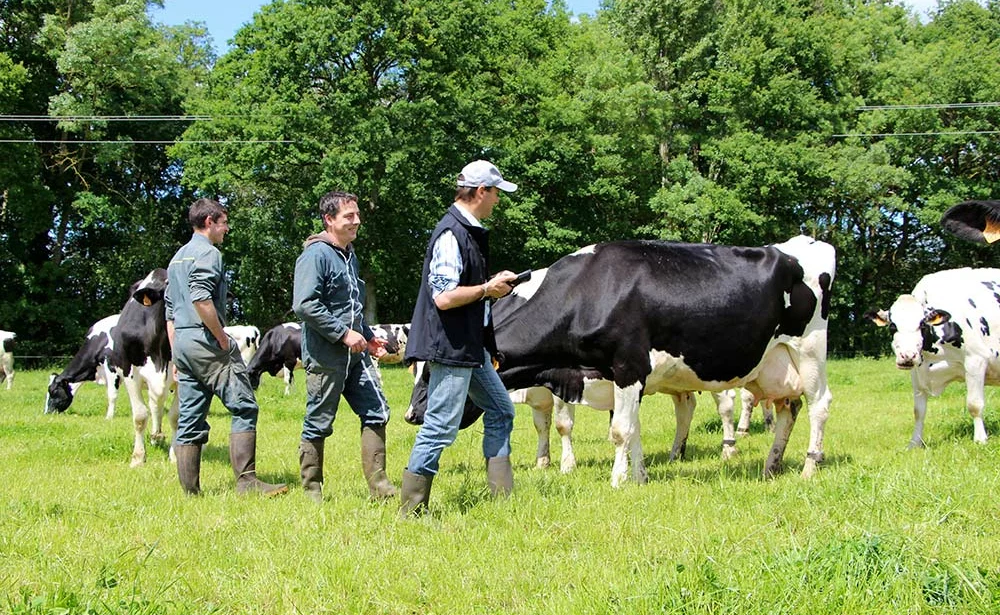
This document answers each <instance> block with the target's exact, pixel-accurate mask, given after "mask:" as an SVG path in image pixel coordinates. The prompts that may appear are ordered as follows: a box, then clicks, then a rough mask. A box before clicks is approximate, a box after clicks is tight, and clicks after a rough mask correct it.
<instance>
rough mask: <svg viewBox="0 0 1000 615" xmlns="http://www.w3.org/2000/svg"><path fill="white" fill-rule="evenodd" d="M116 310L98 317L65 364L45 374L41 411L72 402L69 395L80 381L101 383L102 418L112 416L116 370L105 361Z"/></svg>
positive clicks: (117, 379)
mask: <svg viewBox="0 0 1000 615" xmlns="http://www.w3.org/2000/svg"><path fill="white" fill-rule="evenodd" d="M119 316H120V315H119V314H114V315H112V316H108V317H106V318H102V319H101V320H98V321H97V322H95V323H94V324H93V325H91V326H90V329H88V330H87V335H86V337H84V341H83V345H82V346H80V349H79V350H77V351H76V354H75V355H74V356H73V358H72V359H71V360H70V362H69V365H67V366H66V368H65V369H63V371H62V372H60V373H58V374H52V375H51V376H49V388H48V390H47V391H46V394H45V409H44V413H45V414H49V413H51V412H65V411H66V410H67V409H68V408H69V406H70V404H72V403H73V396H74V395H76V391H77V389H79V388H80V386H81V385H82V384H83V383H84V382H97V383H98V384H104V385H105V386H106V387H107V391H108V410H107V413H106V414H105V418H108V419H111V418H114V416H115V401H116V400H117V399H118V387H119V385H120V384H121V378H120V376H119V374H118V373H117V372H116V371H115V370H113V369H112V368H111V366H110V365H109V364H108V356H109V354H110V349H111V345H112V341H111V329H112V328H114V326H115V325H117V324H118V318H119Z"/></svg>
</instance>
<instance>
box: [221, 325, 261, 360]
mask: <svg viewBox="0 0 1000 615" xmlns="http://www.w3.org/2000/svg"><path fill="white" fill-rule="evenodd" d="M222 330H223V331H225V332H226V335H228V336H229V337H231V338H233V340H234V341H235V342H236V347H237V348H239V349H240V356H241V357H243V364H244V365H250V359H252V358H253V355H254V353H255V352H257V347H258V346H259V345H260V329H258V328H257V327H255V326H253V325H229V326H228V327H223V328H222Z"/></svg>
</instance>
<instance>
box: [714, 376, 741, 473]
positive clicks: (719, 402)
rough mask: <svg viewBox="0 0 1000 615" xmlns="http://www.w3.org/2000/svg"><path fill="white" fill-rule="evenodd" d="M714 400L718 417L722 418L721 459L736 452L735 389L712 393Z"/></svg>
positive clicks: (728, 457)
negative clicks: (734, 422) (734, 423)
mask: <svg viewBox="0 0 1000 615" xmlns="http://www.w3.org/2000/svg"><path fill="white" fill-rule="evenodd" d="M712 398H713V399H714V400H715V407H716V408H717V409H718V410H719V418H720V419H722V460H723V461H725V460H727V459H730V458H732V457H733V455H735V454H736V453H738V452H739V451H738V450H736V428H735V427H734V426H733V406H735V405H736V404H735V401H736V391H734V390H732V389H727V390H725V391H719V392H717V393H715V392H713V393H712Z"/></svg>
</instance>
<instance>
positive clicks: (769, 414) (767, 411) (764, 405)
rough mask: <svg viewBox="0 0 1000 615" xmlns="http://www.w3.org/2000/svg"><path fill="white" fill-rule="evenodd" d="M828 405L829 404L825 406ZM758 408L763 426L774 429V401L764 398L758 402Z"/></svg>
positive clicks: (770, 429) (769, 429)
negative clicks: (762, 419)
mask: <svg viewBox="0 0 1000 615" xmlns="http://www.w3.org/2000/svg"><path fill="white" fill-rule="evenodd" d="M827 407H829V405H828V406H827ZM760 410H761V413H762V414H763V415H764V428H765V429H767V430H768V431H771V432H773V431H774V402H772V401H771V400H770V399H765V400H763V401H761V402H760Z"/></svg>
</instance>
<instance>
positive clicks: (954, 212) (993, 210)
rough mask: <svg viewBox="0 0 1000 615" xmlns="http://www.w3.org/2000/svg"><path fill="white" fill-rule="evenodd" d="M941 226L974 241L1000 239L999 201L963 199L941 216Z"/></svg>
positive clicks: (988, 241) (981, 241)
mask: <svg viewBox="0 0 1000 615" xmlns="http://www.w3.org/2000/svg"><path fill="white" fill-rule="evenodd" d="M941 226H942V227H943V228H944V230H946V231H948V232H949V233H951V234H952V235H955V236H956V237H960V238H962V239H966V240H968V241H974V242H976V243H993V242H995V241H997V240H998V239H1000V201H964V202H962V203H959V204H958V205H955V206H953V207H951V208H949V209H948V211H946V212H944V214H943V215H942V216H941Z"/></svg>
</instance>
